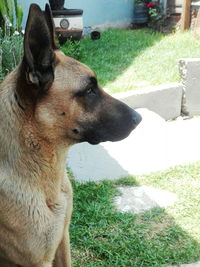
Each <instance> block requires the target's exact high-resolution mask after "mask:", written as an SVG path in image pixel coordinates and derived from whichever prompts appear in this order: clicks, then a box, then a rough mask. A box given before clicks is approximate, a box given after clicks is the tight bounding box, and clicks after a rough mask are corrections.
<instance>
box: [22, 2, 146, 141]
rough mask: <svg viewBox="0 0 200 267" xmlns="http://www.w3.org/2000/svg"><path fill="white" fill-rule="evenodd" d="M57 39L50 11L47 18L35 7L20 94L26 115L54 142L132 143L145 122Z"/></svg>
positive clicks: (26, 47) (29, 31) (25, 47)
mask: <svg viewBox="0 0 200 267" xmlns="http://www.w3.org/2000/svg"><path fill="white" fill-rule="evenodd" d="M54 35H55V33H54V26H53V20H52V16H51V10H50V8H49V6H48V5H46V9H45V11H44V12H43V11H41V9H40V7H39V6H37V5H36V4H32V5H31V7H30V11H29V16H28V21H27V25H26V31H25V38H24V57H23V61H22V64H21V68H20V76H19V80H18V91H17V93H18V98H20V99H21V100H20V101H21V102H20V101H19V104H20V106H21V108H22V109H23V111H24V112H25V113H26V112H29V116H30V117H31V118H32V120H33V122H34V124H35V127H36V128H37V129H39V131H40V133H41V135H42V136H43V137H44V138H47V139H49V140H50V141H52V142H57V141H58V140H59V141H63V142H64V143H68V144H73V143H78V142H82V141H87V142H89V143H91V144H98V143H100V142H102V141H108V140H109V141H117V140H121V139H123V138H125V137H127V136H128V135H129V133H130V132H131V131H132V130H133V129H134V128H135V127H136V126H137V125H138V124H139V122H140V121H141V116H140V115H139V114H138V113H137V112H136V111H134V110H133V109H131V108H129V107H128V106H127V105H125V104H124V103H122V102H120V101H118V100H116V99H114V98H113V97H111V96H109V95H108V94H107V93H105V92H104V91H103V90H102V89H101V88H100V86H99V84H98V82H97V77H96V75H95V74H94V72H93V71H92V70H91V69H90V68H89V67H87V66H86V65H84V64H82V63H80V62H78V61H76V60H74V59H72V58H70V57H67V56H65V55H64V54H63V53H62V52H60V51H59V50H58V49H57V45H56V43H55V39H54ZM26 110H28V111H26ZM30 113H31V114H30Z"/></svg>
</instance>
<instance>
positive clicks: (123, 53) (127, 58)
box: [81, 29, 163, 86]
mask: <svg viewBox="0 0 200 267" xmlns="http://www.w3.org/2000/svg"><path fill="white" fill-rule="evenodd" d="M162 38H163V34H161V33H152V32H151V31H149V30H147V29H143V30H126V31H125V30H116V29H115V30H113V29H110V30H108V31H105V32H103V33H102V35H101V39H100V40H98V41H92V40H91V39H90V38H89V37H88V38H85V39H84V40H82V41H81V53H82V57H81V61H82V62H84V63H85V64H87V65H88V66H90V67H91V68H92V69H93V70H94V71H95V72H96V73H97V76H98V78H99V82H100V84H101V85H102V86H105V85H106V84H107V83H108V82H112V81H114V80H115V79H116V78H117V77H118V76H119V75H121V74H122V73H123V72H124V71H125V70H126V69H127V68H128V67H129V66H130V65H131V63H132V62H133V60H134V59H135V58H136V57H137V56H138V55H140V54H141V53H142V52H143V51H144V50H145V49H147V48H149V47H151V46H153V45H154V44H155V43H156V42H157V41H160V40H161V39H162Z"/></svg>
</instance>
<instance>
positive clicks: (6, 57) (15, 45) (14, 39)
mask: <svg viewBox="0 0 200 267" xmlns="http://www.w3.org/2000/svg"><path fill="white" fill-rule="evenodd" d="M22 44H23V38H22V36H21V35H19V36H4V37H2V38H0V80H2V79H3V78H4V77H5V76H6V75H7V74H8V73H9V72H10V71H12V70H13V69H14V68H15V67H16V66H17V65H18V64H19V62H20V60H21V58H22V53H23V45H22Z"/></svg>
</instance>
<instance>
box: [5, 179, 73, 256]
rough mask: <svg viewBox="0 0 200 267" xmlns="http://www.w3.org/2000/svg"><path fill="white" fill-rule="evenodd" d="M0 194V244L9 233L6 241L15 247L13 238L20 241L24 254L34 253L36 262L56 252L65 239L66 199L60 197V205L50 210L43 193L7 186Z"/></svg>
mask: <svg viewBox="0 0 200 267" xmlns="http://www.w3.org/2000/svg"><path fill="white" fill-rule="evenodd" d="M0 191H1V192H0V228H1V230H0V240H3V239H1V234H3V233H4V235H5V232H8V234H7V239H10V244H11V246H12V240H13V238H16V237H17V242H18V244H19V248H20V249H21V252H22V253H23V254H24V251H31V257H33V260H34V257H38V258H40V257H41V258H42V257H43V256H44V255H46V254H48V253H50V252H51V251H54V250H55V249H56V248H57V247H58V244H59V243H60V241H61V238H62V235H63V230H64V224H65V218H66V216H67V214H66V211H67V206H68V199H67V198H66V195H65V194H64V193H60V195H59V198H58V201H57V203H54V204H53V203H51V206H49V205H48V203H47V201H46V200H45V198H44V195H43V194H42V193H39V192H38V191H37V190H35V189H32V188H27V186H26V188H25V187H23V185H21V186H20V187H18V186H17V185H16V186H14V184H13V183H12V185H9V184H8V182H7V183H4V184H3V185H2V186H1V187H0ZM13 214H14V216H13ZM5 226H6V227H5ZM4 227H5V229H4ZM8 229H10V230H8ZM8 243H9V240H8ZM1 246H2V249H3V245H2V244H0V251H1Z"/></svg>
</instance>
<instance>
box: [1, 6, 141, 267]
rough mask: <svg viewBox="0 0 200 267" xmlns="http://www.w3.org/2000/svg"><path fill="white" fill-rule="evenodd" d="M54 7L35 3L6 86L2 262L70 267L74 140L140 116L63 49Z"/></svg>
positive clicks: (97, 137)
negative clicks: (69, 168) (69, 169)
mask: <svg viewBox="0 0 200 267" xmlns="http://www.w3.org/2000/svg"><path fill="white" fill-rule="evenodd" d="M54 35H55V33H54V26H53V22H52V15H51V10H50V8H49V6H48V5H46V8H45V11H44V12H43V11H41V9H40V7H39V6H38V5H36V4H32V5H31V6H30V10H29V15H28V20H27V25H26V30H25V37H24V56H23V59H22V61H21V63H20V64H19V66H18V67H17V68H16V69H15V70H14V71H12V72H11V73H10V74H9V75H8V76H7V77H6V78H5V80H4V81H3V82H2V84H1V86H0V126H1V128H0V267H14V266H15V267H17V266H20V267H50V266H55V267H69V266H71V259H70V244H69V233H68V229H69V223H70V217H71V212H72V189H71V184H70V182H69V180H68V178H67V175H66V166H65V160H66V151H67V149H68V148H69V146H71V145H73V144H75V143H79V142H83V141H87V142H89V143H90V144H98V143H100V142H102V141H108V140H109V141H117V140H121V139H123V138H125V137H127V136H128V135H129V133H130V132H131V131H132V130H133V129H134V128H135V127H136V126H137V125H138V124H139V122H140V121H141V116H140V115H139V114H138V113H136V112H135V111H134V110H132V109H131V108H129V107H128V106H127V105H125V104H123V103H122V102H120V101H118V100H116V99H114V98H113V97H111V96H109V95H108V94H107V93H105V92H104V91H103V90H102V89H101V88H100V86H99V85H98V82H97V78H96V76H95V74H94V73H93V71H92V70H91V69H89V68H88V67H87V66H85V65H84V64H82V63H80V62H78V61H76V60H74V59H72V58H70V57H67V56H65V55H64V54H63V53H62V52H61V51H59V50H58V49H57V46H56V43H55V39H54Z"/></svg>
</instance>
